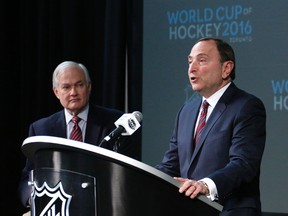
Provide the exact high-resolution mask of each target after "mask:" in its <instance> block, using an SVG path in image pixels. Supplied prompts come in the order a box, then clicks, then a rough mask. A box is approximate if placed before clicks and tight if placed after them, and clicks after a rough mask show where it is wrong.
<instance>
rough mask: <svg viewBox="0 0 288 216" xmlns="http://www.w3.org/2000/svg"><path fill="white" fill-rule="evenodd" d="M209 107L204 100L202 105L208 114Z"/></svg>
mask: <svg viewBox="0 0 288 216" xmlns="http://www.w3.org/2000/svg"><path fill="white" fill-rule="evenodd" d="M208 106H209V103H208V102H207V101H206V100H204V101H203V103H202V109H203V110H204V111H206V112H207V109H208Z"/></svg>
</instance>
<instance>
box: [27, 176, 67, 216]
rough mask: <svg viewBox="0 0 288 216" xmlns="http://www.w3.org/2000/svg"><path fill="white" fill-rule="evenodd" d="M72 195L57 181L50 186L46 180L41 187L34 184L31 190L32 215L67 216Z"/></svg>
mask: <svg viewBox="0 0 288 216" xmlns="http://www.w3.org/2000/svg"><path fill="white" fill-rule="evenodd" d="M71 199H72V196H71V195H69V194H67V193H66V192H65V191H64V189H63V186H62V183H61V182H59V183H58V184H57V185H56V186H55V187H53V188H51V187H49V186H48V184H47V183H46V182H44V183H43V185H42V186H41V187H38V186H37V184H34V191H33V192H32V206H31V207H32V209H31V213H32V215H33V216H46V215H49V216H69V205H70V201H71Z"/></svg>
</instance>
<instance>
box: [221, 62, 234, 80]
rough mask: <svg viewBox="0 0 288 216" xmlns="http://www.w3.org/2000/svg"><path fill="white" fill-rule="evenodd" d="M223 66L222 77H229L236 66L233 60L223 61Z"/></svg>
mask: <svg viewBox="0 0 288 216" xmlns="http://www.w3.org/2000/svg"><path fill="white" fill-rule="evenodd" d="M222 68H223V71H222V78H223V79H227V78H228V77H229V75H230V74H231V71H232V70H233V68H234V63H233V62H232V61H226V62H224V63H223V65H222Z"/></svg>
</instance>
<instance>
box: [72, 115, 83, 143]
mask: <svg viewBox="0 0 288 216" xmlns="http://www.w3.org/2000/svg"><path fill="white" fill-rule="evenodd" d="M80 120H81V119H80V118H79V117H78V116H73V118H72V122H73V123H74V126H73V129H72V132H71V134H70V139H72V140H77V141H80V142H82V131H81V128H80V127H79V125H78V122H79V121H80Z"/></svg>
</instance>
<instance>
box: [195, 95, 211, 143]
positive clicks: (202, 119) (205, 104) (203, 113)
mask: <svg viewBox="0 0 288 216" xmlns="http://www.w3.org/2000/svg"><path fill="white" fill-rule="evenodd" d="M208 106H209V103H208V102H207V101H206V100H204V101H203V103H202V111H201V114H200V119H199V122H198V127H197V130H196V134H195V139H194V144H195V146H196V145H197V143H198V141H199V138H200V136H201V133H202V130H203V128H204V126H205V123H206V115H207V110H208Z"/></svg>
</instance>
